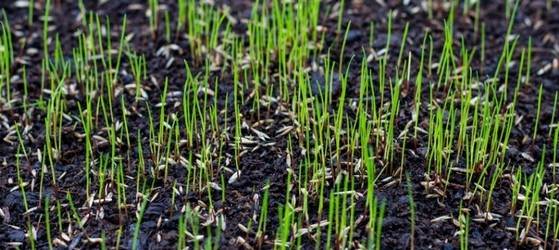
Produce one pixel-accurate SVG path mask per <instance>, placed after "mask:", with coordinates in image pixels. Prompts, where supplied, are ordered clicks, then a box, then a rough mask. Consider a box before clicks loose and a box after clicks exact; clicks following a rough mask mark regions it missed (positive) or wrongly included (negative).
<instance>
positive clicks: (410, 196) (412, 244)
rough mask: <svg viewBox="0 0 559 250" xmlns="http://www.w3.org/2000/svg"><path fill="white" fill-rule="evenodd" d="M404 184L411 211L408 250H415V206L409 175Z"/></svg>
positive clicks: (407, 174)
mask: <svg viewBox="0 0 559 250" xmlns="http://www.w3.org/2000/svg"><path fill="white" fill-rule="evenodd" d="M402 171H403V170H402ZM406 183H407V186H408V200H409V202H410V211H411V217H410V220H411V232H410V249H412V250H413V249H415V204H414V202H413V191H412V183H411V177H410V174H409V173H406Z"/></svg>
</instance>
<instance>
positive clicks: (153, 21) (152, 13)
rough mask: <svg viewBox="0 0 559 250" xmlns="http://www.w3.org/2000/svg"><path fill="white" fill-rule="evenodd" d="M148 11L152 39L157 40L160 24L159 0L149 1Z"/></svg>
mask: <svg viewBox="0 0 559 250" xmlns="http://www.w3.org/2000/svg"><path fill="white" fill-rule="evenodd" d="M148 9H149V12H147V16H148V22H149V29H150V31H151V36H152V38H153V39H155V38H156V37H157V26H158V22H159V0H148Z"/></svg>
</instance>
